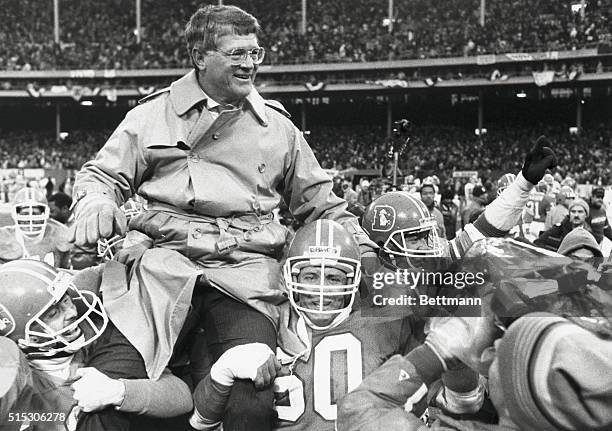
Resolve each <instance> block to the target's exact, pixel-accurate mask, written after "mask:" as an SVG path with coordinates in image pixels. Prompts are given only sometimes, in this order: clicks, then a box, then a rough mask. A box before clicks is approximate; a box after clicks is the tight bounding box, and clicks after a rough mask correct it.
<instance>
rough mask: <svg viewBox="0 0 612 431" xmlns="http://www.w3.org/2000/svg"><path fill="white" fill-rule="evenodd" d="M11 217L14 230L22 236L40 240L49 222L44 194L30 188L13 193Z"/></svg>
mask: <svg viewBox="0 0 612 431" xmlns="http://www.w3.org/2000/svg"><path fill="white" fill-rule="evenodd" d="M11 215H12V216H13V220H14V221H15V227H16V229H17V230H18V231H19V232H21V233H22V234H23V235H25V236H27V237H28V238H37V239H40V238H42V237H43V236H44V235H45V229H46V228H47V221H48V220H49V206H48V205H47V198H46V197H45V194H44V192H42V191H41V190H37V189H35V188H32V187H24V188H22V189H21V190H19V191H18V192H17V193H15V198H14V202H13V208H12V211H11Z"/></svg>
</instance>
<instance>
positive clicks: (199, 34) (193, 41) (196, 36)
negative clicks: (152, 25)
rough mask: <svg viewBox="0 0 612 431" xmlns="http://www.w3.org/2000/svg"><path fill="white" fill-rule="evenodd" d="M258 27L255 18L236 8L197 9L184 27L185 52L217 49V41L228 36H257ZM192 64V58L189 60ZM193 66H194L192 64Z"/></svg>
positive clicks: (207, 7)
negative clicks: (195, 49)
mask: <svg viewBox="0 0 612 431" xmlns="http://www.w3.org/2000/svg"><path fill="white" fill-rule="evenodd" d="M259 32H260V26H259V22H258V21H257V18H255V17H254V16H253V15H251V14H250V13H248V12H245V11H244V10H242V9H240V8H239V7H236V6H229V5H223V6H214V5H207V6H204V7H201V8H200V9H198V10H197V11H196V12H195V13H194V14H193V15H192V16H191V18H189V22H188V23H187V26H186V27H185V38H186V39H187V50H188V51H189V58H191V50H192V49H193V48H194V47H196V46H198V48H201V49H202V50H204V51H208V50H212V49H215V48H216V47H217V39H218V38H219V37H221V36H225V35H228V34H238V35H248V34H252V33H254V34H255V35H259ZM191 61H192V63H193V58H191ZM194 66H195V64H194Z"/></svg>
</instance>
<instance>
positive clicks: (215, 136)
mask: <svg viewBox="0 0 612 431" xmlns="http://www.w3.org/2000/svg"><path fill="white" fill-rule="evenodd" d="M212 138H213V139H214V140H215V141H216V140H217V139H219V134H218V133H213V136H212Z"/></svg>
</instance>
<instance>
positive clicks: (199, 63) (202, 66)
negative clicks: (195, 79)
mask: <svg viewBox="0 0 612 431" xmlns="http://www.w3.org/2000/svg"><path fill="white" fill-rule="evenodd" d="M205 58H206V55H205V54H204V52H203V51H200V49H199V48H195V47H194V48H192V49H191V60H192V61H193V64H194V65H195V66H196V67H197V68H198V70H206V61H205Z"/></svg>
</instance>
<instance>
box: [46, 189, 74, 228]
mask: <svg viewBox="0 0 612 431" xmlns="http://www.w3.org/2000/svg"><path fill="white" fill-rule="evenodd" d="M71 206H72V198H71V197H70V196H68V195H67V194H66V193H62V192H57V193H55V194H53V195H51V197H50V198H49V215H50V217H51V218H52V219H55V220H56V221H58V222H60V223H62V224H67V223H68V219H69V218H70V215H71V211H70V207H71Z"/></svg>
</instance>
